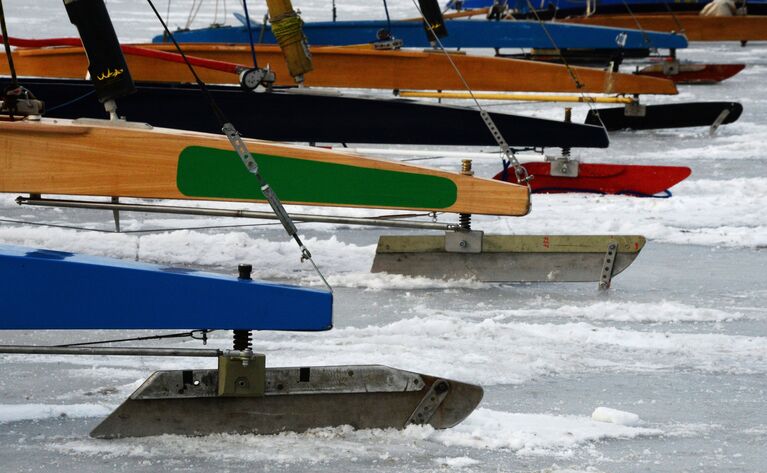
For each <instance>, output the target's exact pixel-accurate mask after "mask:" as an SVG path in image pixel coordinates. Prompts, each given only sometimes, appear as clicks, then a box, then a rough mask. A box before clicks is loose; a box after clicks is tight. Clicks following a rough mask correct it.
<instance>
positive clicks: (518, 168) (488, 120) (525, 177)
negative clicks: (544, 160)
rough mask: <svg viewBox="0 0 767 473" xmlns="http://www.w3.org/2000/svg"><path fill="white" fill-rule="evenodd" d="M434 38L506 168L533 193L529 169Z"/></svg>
mask: <svg viewBox="0 0 767 473" xmlns="http://www.w3.org/2000/svg"><path fill="white" fill-rule="evenodd" d="M413 5H414V6H415V8H416V10H418V13H419V14H420V15H421V17H422V18H423V21H424V23H425V24H426V27H427V28H428V29H429V30H430V31H434V26H432V24H431V23H429V20H428V19H427V18H426V16H425V15H424V14H423V11H422V10H421V6H420V5H418V2H417V0H413ZM433 36H434V40H435V42H436V44H437V45H438V46H439V49H440V51H442V53H443V54H444V55H445V57H446V58H447V60H448V62H450V65H451V66H452V68H453V70H454V71H455V73H456V74H457V75H458V78H459V79H460V80H461V82H462V83H463V86H464V88H465V89H466V91H467V92H468V93H469V96H470V97H471V99H472V101H474V104H475V105H476V106H477V109H478V110H479V115H480V117H482V120H483V121H484V122H485V125H487V128H488V129H489V130H490V133H491V134H492V135H493V138H495V140H496V142H497V143H498V146H499V147H500V148H501V151H502V153H503V154H504V156H505V158H501V159H502V162H503V165H504V168H507V167H508V166H509V164H511V165H512V166H513V167H514V174H515V175H516V178H517V182H518V183H519V184H525V185H526V186H527V191H528V192H531V188H530V179H532V177H531V176H530V175H529V174H528V173H527V169H525V167H524V166H522V165H521V164H520V162H519V160H518V159H517V156H516V154H515V152H514V149H513V148H511V147H510V146H509V145H508V143H506V140H505V139H504V138H503V135H502V134H501V132H500V131H499V130H498V127H497V126H496V125H495V122H494V121H493V118H492V117H491V116H490V114H489V113H487V111H486V110H485V109H484V108H483V107H482V105H481V104H480V103H479V100H477V97H476V96H475V95H474V91H473V90H472V89H471V87H469V84H468V82H466V78H465V77H464V76H463V74H462V73H461V70H460V69H459V68H458V66H457V65H456V64H455V61H453V58H452V57H450V53H448V52H447V49H445V46H444V45H443V44H442V40H440V38H439V37H438V36H437V35H433Z"/></svg>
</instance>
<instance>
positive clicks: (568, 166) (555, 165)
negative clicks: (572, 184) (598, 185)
mask: <svg viewBox="0 0 767 473" xmlns="http://www.w3.org/2000/svg"><path fill="white" fill-rule="evenodd" d="M549 162H551V170H550V171H549V172H550V174H551V175H552V176H558V177H578V161H576V160H574V159H570V158H554V159H552V160H550V161H549Z"/></svg>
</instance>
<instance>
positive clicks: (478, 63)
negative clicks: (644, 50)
mask: <svg viewBox="0 0 767 473" xmlns="http://www.w3.org/2000/svg"><path fill="white" fill-rule="evenodd" d="M140 46H141V47H146V48H150V49H156V50H163V51H171V52H172V51H174V50H173V46H172V45H166V44H151V45H150V44H147V45H140ZM182 47H183V49H184V51H185V52H187V53H188V54H189V55H192V56H196V57H202V58H207V59H216V60H219V61H226V62H232V63H238V64H244V65H246V64H250V62H251V59H250V57H251V56H250V48H249V46H247V45H217V44H216V45H213V44H185V45H183V46H182ZM256 52H257V55H258V58H259V64H270V65H271V67H272V69H273V70H274V71H275V73H276V74H277V84H278V85H293V84H294V82H293V79H292V78H291V77H290V75H289V74H288V71H287V67H286V65H285V61H284V59H283V57H282V53H281V52H280V49H279V47H277V46H266V45H263V46H257V48H256ZM312 57H313V62H314V71H312V72H310V73H308V74H307V75H306V77H305V84H306V85H307V86H314V87H349V88H369V89H422V90H464V86H463V84H462V82H461V80H460V78H459V77H458V75H457V74H456V73H455V71H454V70H453V68H452V66H451V64H450V61H448V59H447V57H445V55H444V54H441V53H431V52H429V53H425V52H418V51H376V50H371V49H365V48H348V47H347V48H343V47H323V48H313V50H312ZM451 57H452V59H453V61H454V62H455V64H456V66H457V67H458V69H459V70H460V71H461V73H462V74H463V76H464V78H465V79H466V82H467V83H468V84H469V86H470V87H471V88H472V89H473V90H482V91H521V92H583V93H605V94H676V93H677V90H676V86H675V85H674V84H673V83H672V82H671V81H669V80H665V79H657V78H652V77H640V76H636V75H633V74H619V73H611V72H605V71H602V70H599V69H591V68H584V67H573V68H572V70H573V72H574V74H575V75H576V77H577V78H578V80H579V81H580V82H581V83H582V84H583V87H581V88H576V86H575V83H574V81H573V79H572V77H571V76H570V74H569V73H568V71H567V69H566V68H565V67H564V66H561V65H558V64H545V63H538V62H532V61H522V60H516V59H505V58H494V57H483V56H468V55H463V54H453V55H452V56H451ZM126 58H127V60H128V66H129V67H130V70H131V75H132V76H133V78H134V79H136V80H139V81H151V82H192V81H193V78H192V75H191V73H190V72H189V70H188V69H187V68H186V66H185V65H184V64H177V63H172V62H166V61H159V60H157V59H154V58H147V57H141V56H133V55H128V56H126ZM14 64H15V66H16V71H17V72H18V74H19V75H22V76H39V77H66V78H82V77H84V76H85V74H86V70H87V59H86V57H85V54H84V53H83V50H82V48H78V47H57V48H29V49H27V48H19V49H16V50H15V51H14ZM197 71H198V73H199V74H200V76H201V77H202V79H203V80H204V81H205V82H210V83H237V82H238V79H237V77H236V76H235V75H234V74H231V73H227V72H220V71H215V70H210V69H203V68H197ZM0 73H4V74H7V73H8V67H7V62H6V61H0Z"/></svg>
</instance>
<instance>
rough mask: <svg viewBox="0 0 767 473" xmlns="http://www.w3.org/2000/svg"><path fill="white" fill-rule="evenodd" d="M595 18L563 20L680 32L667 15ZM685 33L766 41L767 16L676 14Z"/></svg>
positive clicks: (693, 36)
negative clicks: (638, 25)
mask: <svg viewBox="0 0 767 473" xmlns="http://www.w3.org/2000/svg"><path fill="white" fill-rule="evenodd" d="M634 17H636V20H635V19H634V18H632V17H631V16H630V15H595V16H592V17H588V18H585V17H578V18H568V19H564V20H561V21H566V22H570V23H578V24H584V25H600V26H611V27H614V28H636V27H637V22H639V24H640V25H641V27H642V28H643V29H645V30H650V31H666V32H671V31H677V32H678V31H679V25H678V24H677V22H676V21H675V20H674V17H672V16H671V15H666V14H641V13H640V14H634ZM676 18H677V20H678V21H679V24H681V25H682V27H683V28H684V34H685V36H687V39H688V40H690V41H765V40H767V16H700V15H697V14H696V15H681V14H677V15H676Z"/></svg>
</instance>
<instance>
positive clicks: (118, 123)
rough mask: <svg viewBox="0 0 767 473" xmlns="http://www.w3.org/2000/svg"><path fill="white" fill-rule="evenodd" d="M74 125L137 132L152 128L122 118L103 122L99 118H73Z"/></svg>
mask: <svg viewBox="0 0 767 473" xmlns="http://www.w3.org/2000/svg"><path fill="white" fill-rule="evenodd" d="M72 123H73V124H74V125H86V126H109V127H115V128H135V129H138V130H151V129H152V128H153V127H152V125H150V124H149V123H142V122H129V121H127V120H125V119H123V118H118V119H117V120H104V119H101V118H75V119H74V120H72Z"/></svg>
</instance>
